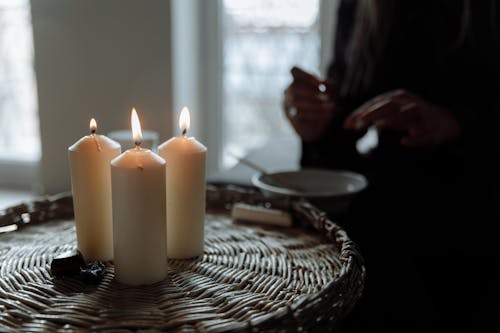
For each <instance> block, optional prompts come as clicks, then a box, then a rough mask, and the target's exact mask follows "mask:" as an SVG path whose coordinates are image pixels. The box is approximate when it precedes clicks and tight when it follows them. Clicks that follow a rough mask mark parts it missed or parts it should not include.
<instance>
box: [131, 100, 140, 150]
mask: <svg viewBox="0 0 500 333" xmlns="http://www.w3.org/2000/svg"><path fill="white" fill-rule="evenodd" d="M130 121H131V123H132V136H133V137H134V142H135V145H136V146H139V145H140V144H141V142H142V131H141V122H140V121H139V116H138V115H137V111H135V108H132V115H131V117H130Z"/></svg>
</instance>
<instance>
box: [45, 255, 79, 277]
mask: <svg viewBox="0 0 500 333" xmlns="http://www.w3.org/2000/svg"><path fill="white" fill-rule="evenodd" d="M83 265H85V261H84V260H83V257H82V254H81V253H80V252H79V251H78V250H73V251H69V252H64V253H62V254H60V255H58V256H57V257H55V258H54V259H53V260H52V262H51V263H50V272H51V273H52V275H54V276H55V277H57V278H59V277H64V276H73V275H76V274H78V273H80V267H82V266H83Z"/></svg>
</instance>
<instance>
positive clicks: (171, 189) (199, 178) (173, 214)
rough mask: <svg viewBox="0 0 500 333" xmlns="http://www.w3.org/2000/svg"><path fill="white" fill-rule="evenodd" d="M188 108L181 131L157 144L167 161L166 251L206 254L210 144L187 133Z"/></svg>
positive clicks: (183, 255) (181, 254)
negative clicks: (206, 207)
mask: <svg viewBox="0 0 500 333" xmlns="http://www.w3.org/2000/svg"><path fill="white" fill-rule="evenodd" d="M189 123H190V117H189V110H188V109H187V108H183V109H182V112H181V115H180V117H179V127H180V128H181V130H182V134H181V135H180V136H179V137H173V138H171V139H169V140H168V141H166V142H164V143H162V144H161V145H160V146H159V147H158V154H159V155H160V156H161V157H163V158H164V159H165V160H166V161H167V184H166V186H167V255H168V257H169V258H176V259H184V258H191V257H196V256H199V255H202V254H203V245H204V227H205V160H206V152H207V148H205V146H204V145H202V144H201V143H200V142H198V141H197V140H196V139H195V138H194V137H188V136H187V135H186V134H187V130H188V129H189Z"/></svg>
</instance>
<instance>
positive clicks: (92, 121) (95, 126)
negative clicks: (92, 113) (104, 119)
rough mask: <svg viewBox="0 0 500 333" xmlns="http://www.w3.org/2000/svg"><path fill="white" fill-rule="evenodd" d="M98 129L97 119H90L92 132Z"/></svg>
mask: <svg viewBox="0 0 500 333" xmlns="http://www.w3.org/2000/svg"><path fill="white" fill-rule="evenodd" d="M96 130H97V122H96V121H95V119H94V118H92V119H90V133H92V134H95V131H96Z"/></svg>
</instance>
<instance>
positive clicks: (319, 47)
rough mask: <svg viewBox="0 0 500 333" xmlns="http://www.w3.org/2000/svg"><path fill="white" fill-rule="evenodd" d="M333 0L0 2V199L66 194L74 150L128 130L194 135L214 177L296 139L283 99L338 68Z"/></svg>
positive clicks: (165, 136) (167, 135) (161, 137)
mask: <svg viewBox="0 0 500 333" xmlns="http://www.w3.org/2000/svg"><path fill="white" fill-rule="evenodd" d="M336 6H337V0H308V1H300V0H206V1H201V0H200V1H198V0H170V1H163V0H70V1H67V0H36V1H35V0H33V1H31V2H30V1H29V0H0V147H1V149H0V201H1V200H2V198H3V200H4V202H5V200H12V201H15V200H17V199H18V198H20V197H23V198H24V197H25V196H26V195H27V194H29V195H39V194H45V193H48V194H50V193H56V192H60V191H66V190H69V189H70V188H71V187H70V186H71V185H70V176H69V174H70V173H69V172H70V171H69V164H68V155H67V148H68V147H69V146H70V145H71V144H73V143H74V142H75V141H77V140H78V139H79V138H81V137H82V136H84V135H86V134H88V126H89V125H88V124H89V120H90V118H92V117H94V118H96V120H97V123H98V132H99V133H101V134H106V133H109V132H110V131H115V130H121V129H129V127H130V124H129V119H130V110H131V108H132V107H136V109H137V110H138V112H139V116H140V118H141V122H142V127H143V129H146V130H152V131H156V132H157V133H158V134H159V142H160V143H161V142H163V141H165V140H167V139H168V138H170V137H171V136H173V135H178V134H179V129H178V127H177V118H178V115H179V112H180V110H181V108H182V106H188V107H189V109H190V111H191V119H192V121H191V124H192V129H191V130H190V134H191V135H193V136H195V137H197V139H198V140H199V141H201V142H203V143H204V144H205V145H206V146H207V148H208V151H209V154H208V163H207V174H208V177H210V176H211V175H215V174H218V173H221V172H224V170H227V169H229V168H231V167H232V166H233V165H234V164H235V163H236V162H237V161H236V160H235V159H234V157H233V156H232V155H234V154H236V155H239V156H245V155H247V154H248V153H249V152H251V151H252V150H255V149H258V148H259V147H262V146H265V145H266V144H267V143H268V142H269V140H276V139H278V138H290V139H296V138H295V134H294V132H293V131H292V129H291V127H290V126H289V124H288V122H287V121H286V119H285V117H284V115H283V112H282V108H281V103H282V95H283V94H282V92H283V89H284V88H285V87H286V85H287V84H289V82H290V81H291V76H290V73H289V70H290V68H291V67H292V66H294V65H298V66H301V67H303V68H305V69H307V70H309V71H312V72H314V73H316V74H318V75H323V73H325V71H326V68H327V66H328V63H329V62H330V60H331V54H332V42H333V34H334V27H335V22H334V18H335V11H336Z"/></svg>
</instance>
